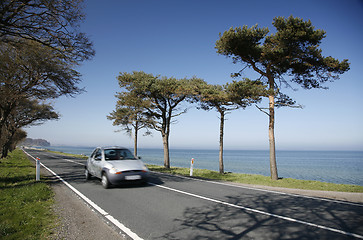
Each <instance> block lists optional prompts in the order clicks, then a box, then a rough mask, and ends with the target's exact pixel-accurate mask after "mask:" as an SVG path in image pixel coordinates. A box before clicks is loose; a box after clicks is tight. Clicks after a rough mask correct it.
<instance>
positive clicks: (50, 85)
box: [0, 0, 95, 155]
mask: <svg viewBox="0 0 363 240" xmlns="http://www.w3.org/2000/svg"><path fill="white" fill-rule="evenodd" d="M83 18H84V15H83V13H82V0H65V1H43V0H4V1H1V3H0V136H1V139H0V147H1V148H2V149H9V147H7V146H9V142H8V141H10V140H11V135H14V134H15V132H17V133H20V132H21V131H20V128H21V127H24V126H26V125H29V124H34V122H35V121H38V122H39V120H40V119H39V117H36V116H34V115H33V114H35V113H36V112H39V111H40V112H41V113H42V114H43V116H42V121H44V120H51V119H57V118H58V115H57V114H56V113H55V112H53V111H52V107H51V106H50V105H49V104H45V103H44V102H38V100H41V101H45V100H47V99H55V98H58V97H60V96H64V95H66V96H75V95H76V94H79V93H81V92H83V89H81V88H79V87H78V86H77V85H78V84H79V83H80V81H81V79H80V76H81V75H80V73H79V72H78V71H76V70H75V67H76V66H78V64H79V63H80V62H82V61H84V60H87V59H90V58H92V57H93V55H94V53H95V52H94V50H93V48H92V43H91V42H90V41H89V39H88V38H87V37H86V35H85V34H84V33H81V32H79V23H80V22H81V21H82V20H83ZM30 103H31V104H30ZM24 111H28V113H29V114H30V115H29V114H25V112H24ZM47 114H50V115H47ZM18 116H21V117H22V118H18ZM14 128H16V129H14ZM13 133H14V134H13ZM17 136H18V137H20V136H23V137H25V136H26V135H24V134H17ZM12 139H14V138H12ZM3 152H4V151H3ZM3 155H4V154H3Z"/></svg>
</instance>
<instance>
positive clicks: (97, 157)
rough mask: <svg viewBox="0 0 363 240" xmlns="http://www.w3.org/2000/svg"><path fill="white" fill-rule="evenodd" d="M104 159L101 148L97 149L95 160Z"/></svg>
mask: <svg viewBox="0 0 363 240" xmlns="http://www.w3.org/2000/svg"><path fill="white" fill-rule="evenodd" d="M101 159H102V153H101V149H97V151H96V153H95V160H97V161H100V160H101Z"/></svg>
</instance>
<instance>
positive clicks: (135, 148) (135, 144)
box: [134, 121, 139, 157]
mask: <svg viewBox="0 0 363 240" xmlns="http://www.w3.org/2000/svg"><path fill="white" fill-rule="evenodd" d="M138 132H139V122H138V121H136V122H135V127H134V155H135V157H137V135H138Z"/></svg>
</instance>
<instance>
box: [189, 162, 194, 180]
mask: <svg viewBox="0 0 363 240" xmlns="http://www.w3.org/2000/svg"><path fill="white" fill-rule="evenodd" d="M193 167H194V158H192V160H191V162H190V174H189V175H190V176H193Z"/></svg>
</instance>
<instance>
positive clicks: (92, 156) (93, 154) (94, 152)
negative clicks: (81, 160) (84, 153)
mask: <svg viewBox="0 0 363 240" xmlns="http://www.w3.org/2000/svg"><path fill="white" fill-rule="evenodd" d="M97 150H98V149H97V148H96V149H95V150H93V152H92V154H91V158H94V157H95V155H96V152H97Z"/></svg>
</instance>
